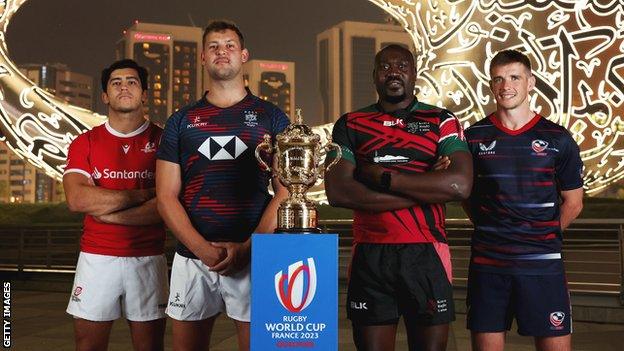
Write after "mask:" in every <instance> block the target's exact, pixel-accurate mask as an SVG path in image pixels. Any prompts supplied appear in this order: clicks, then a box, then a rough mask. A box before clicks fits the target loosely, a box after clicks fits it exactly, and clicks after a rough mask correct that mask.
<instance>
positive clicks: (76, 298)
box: [71, 286, 82, 302]
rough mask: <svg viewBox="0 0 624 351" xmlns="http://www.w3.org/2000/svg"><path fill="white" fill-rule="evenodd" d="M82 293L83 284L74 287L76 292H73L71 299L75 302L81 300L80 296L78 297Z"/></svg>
mask: <svg viewBox="0 0 624 351" xmlns="http://www.w3.org/2000/svg"><path fill="white" fill-rule="evenodd" d="M80 294H82V287H81V286H77V287H76V288H75V289H74V293H73V294H72V297H71V300H72V301H74V302H80V298H79V297H78V295H80Z"/></svg>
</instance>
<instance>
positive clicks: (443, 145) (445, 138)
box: [438, 110, 469, 156]
mask: <svg viewBox="0 0 624 351" xmlns="http://www.w3.org/2000/svg"><path fill="white" fill-rule="evenodd" d="M455 151H466V152H468V151H469V149H468V143H466V138H465V137H464V130H463V128H462V126H461V124H460V123H459V120H458V119H457V117H455V115H454V114H452V113H451V112H450V111H447V110H443V111H442V112H441V113H440V139H439V140H438V155H440V156H448V155H450V154H452V153H453V152H455Z"/></svg>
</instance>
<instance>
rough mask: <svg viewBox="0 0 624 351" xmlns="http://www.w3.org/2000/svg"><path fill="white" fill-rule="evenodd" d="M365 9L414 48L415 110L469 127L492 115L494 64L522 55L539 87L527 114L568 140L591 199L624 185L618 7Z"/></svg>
mask: <svg viewBox="0 0 624 351" xmlns="http://www.w3.org/2000/svg"><path fill="white" fill-rule="evenodd" d="M369 1H370V2H372V3H373V4H375V5H377V6H379V7H380V8H382V9H383V10H385V11H386V12H388V13H389V14H391V15H392V16H393V17H394V18H395V19H396V20H397V21H398V22H399V23H400V24H401V25H402V26H403V27H404V28H405V30H406V31H407V32H408V33H409V34H410V35H411V37H412V39H413V40H414V43H415V47H416V50H417V52H416V55H417V61H418V62H417V63H418V76H419V80H418V82H417V87H416V88H417V90H418V95H419V98H420V99H421V100H423V101H426V102H428V103H431V104H434V105H438V106H445V107H446V108H448V109H450V110H451V111H453V112H455V113H456V114H457V116H458V117H459V118H460V120H461V121H462V122H463V124H464V126H468V125H470V124H472V123H474V122H476V121H477V120H479V119H481V118H483V117H484V116H486V115H487V114H488V113H490V112H492V111H494V110H495V101H494V99H493V97H492V96H491V93H490V90H489V88H488V70H489V63H490V60H491V58H492V57H493V56H494V54H495V53H496V52H498V51H500V50H503V49H516V50H519V51H522V52H524V53H525V54H527V55H528V56H529V57H531V60H532V62H533V74H534V75H535V77H536V79H537V85H536V91H535V94H534V95H533V96H532V99H531V107H532V108H533V110H535V111H536V112H539V113H540V114H542V115H543V116H546V117H548V118H549V119H550V120H552V121H555V122H557V123H559V124H561V125H562V126H564V127H566V128H568V130H570V132H571V133H572V135H573V137H574V139H575V140H576V142H577V143H578V144H579V146H580V148H581V157H582V158H583V162H584V164H585V169H584V178H585V188H586V190H587V193H589V194H593V193H598V192H600V191H601V190H604V188H606V187H607V186H608V185H609V184H611V183H613V182H615V181H618V180H620V179H622V178H623V177H624V141H623V140H622V139H623V138H624V121H623V117H622V114H623V112H624V105H623V103H624V40H623V39H624V2H623V1H622V0H553V1H544V0H522V1H520V0H479V1H476V0H475V1H470V0H468V1H461V0H453V1H450V0H427V1H415V0H387V1H384V0H369Z"/></svg>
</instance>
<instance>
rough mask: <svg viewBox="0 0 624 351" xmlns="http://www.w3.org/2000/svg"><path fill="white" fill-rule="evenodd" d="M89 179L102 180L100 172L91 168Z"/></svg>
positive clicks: (95, 168)
mask: <svg viewBox="0 0 624 351" xmlns="http://www.w3.org/2000/svg"><path fill="white" fill-rule="evenodd" d="M91 177H93V179H100V178H102V173H100V171H98V169H97V167H94V168H93V173H91Z"/></svg>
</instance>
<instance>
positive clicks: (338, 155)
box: [319, 135, 342, 178]
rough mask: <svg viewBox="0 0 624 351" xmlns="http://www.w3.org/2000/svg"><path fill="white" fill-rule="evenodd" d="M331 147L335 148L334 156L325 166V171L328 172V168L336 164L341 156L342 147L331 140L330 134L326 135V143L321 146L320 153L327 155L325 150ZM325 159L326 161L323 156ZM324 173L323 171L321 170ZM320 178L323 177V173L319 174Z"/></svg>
mask: <svg viewBox="0 0 624 351" xmlns="http://www.w3.org/2000/svg"><path fill="white" fill-rule="evenodd" d="M331 149H334V150H336V158H334V159H333V160H332V162H331V163H330V164H328V165H326V166H325V172H329V170H330V169H331V168H332V167H333V166H334V165H335V164H336V163H338V161H340V158H341V157H342V149H341V148H340V145H338V144H336V143H334V142H332V138H331V136H330V135H328V136H327V143H326V144H325V145H324V146H323V148H322V149H321V154H322V155H327V152H328V151H329V150H331ZM325 160H326V161H327V158H325ZM323 173H324V172H323ZM319 176H320V177H321V178H323V177H324V176H325V175H324V174H320V175H319Z"/></svg>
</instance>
